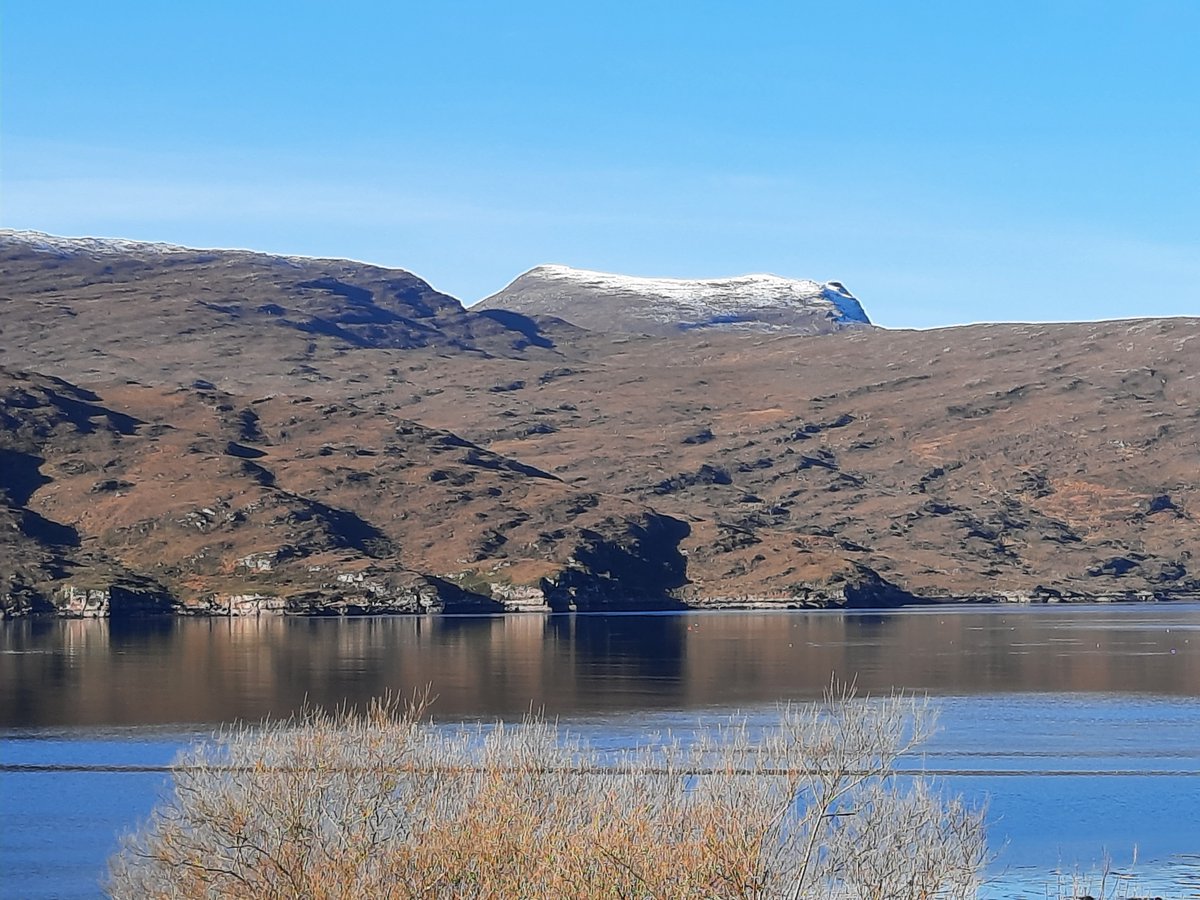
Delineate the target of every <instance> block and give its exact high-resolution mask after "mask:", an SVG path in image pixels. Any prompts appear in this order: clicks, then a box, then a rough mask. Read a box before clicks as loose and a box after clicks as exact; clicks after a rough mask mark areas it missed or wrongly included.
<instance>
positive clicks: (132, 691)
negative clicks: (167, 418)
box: [0, 605, 1200, 728]
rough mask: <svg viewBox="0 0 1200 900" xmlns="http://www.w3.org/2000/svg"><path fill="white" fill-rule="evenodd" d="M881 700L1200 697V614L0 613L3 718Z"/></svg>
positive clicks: (78, 721) (1163, 610) (1144, 610)
mask: <svg viewBox="0 0 1200 900" xmlns="http://www.w3.org/2000/svg"><path fill="white" fill-rule="evenodd" d="M835 675H836V676H837V677H838V678H843V679H856V680H857V682H858V684H859V686H860V687H861V688H863V689H864V690H868V691H881V690H887V689H889V688H891V687H893V686H897V687H904V688H909V689H914V690H919V691H924V692H929V693H931V694H935V695H936V694H962V693H993V694H994V693H1014V692H1077V691H1089V692H1106V693H1130V692H1139V693H1153V694H1163V695H1179V696H1193V697H1194V696H1200V607H1198V606H1195V605H1187V606H1153V607H1101V608H1096V607H1089V608H1079V607H1073V608H1064V609H1027V608H1016V609H1008V608H1005V609H975V610H945V611H943V610H934V611H919V612H901V613H886V614H878V613H867V614H853V613H681V614H665V615H663V614H660V615H610V616H605V615H592V616H582V615H576V616H538V615H529V616H508V617H497V618H485V617H478V618H473V617H461V618H450V617H446V618H437V617H427V618H421V617H405V618H374V619H347V620H330V619H319V620H309V619H278V618H264V619H208V620H171V619H164V620H155V621H142V622H132V621H126V622H116V621H113V622H106V621H94V620H93V621H30V622H8V623H2V624H0V701H2V704H0V727H9V728H12V727H44V726H76V725H83V726H94V725H146V724H167V723H216V722H221V721H228V720H230V719H234V718H243V719H251V720H256V719H259V718H261V717H262V716H265V715H275V716H279V715H286V714H287V713H289V712H291V711H293V710H295V709H296V708H298V707H299V706H301V705H302V704H303V703H304V702H305V701H306V700H308V701H310V702H315V703H318V704H322V705H336V704H339V703H342V702H344V701H350V702H361V701H363V700H365V699H367V698H369V697H372V696H375V695H378V694H380V693H383V692H384V691H388V690H391V691H400V692H408V691H411V690H412V689H414V688H419V687H421V686H424V685H431V686H432V688H433V691H434V693H435V694H437V696H438V700H437V705H436V711H437V713H438V715H439V716H440V717H442V718H455V717H469V716H495V715H504V716H512V715H515V714H520V713H521V712H523V711H526V710H528V709H529V708H530V707H531V706H533V707H534V708H543V709H545V711H546V712H547V713H549V714H551V715H573V714H578V713H589V712H609V711H611V712H618V711H624V710H637V709H664V708H665V709H691V708H700V707H708V706H722V707H729V706H749V705H754V704H760V703H764V702H772V701H775V700H779V699H786V698H803V697H812V696H816V695H818V694H819V693H820V691H821V690H822V688H823V687H824V686H826V685H828V684H829V681H830V678H831V677H833V676H835Z"/></svg>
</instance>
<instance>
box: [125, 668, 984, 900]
mask: <svg viewBox="0 0 1200 900" xmlns="http://www.w3.org/2000/svg"><path fill="white" fill-rule="evenodd" d="M426 707H427V704H426V703H425V702H424V701H423V700H418V701H416V702H403V703H401V702H396V701H394V700H384V701H378V702H375V703H373V704H372V705H371V706H370V708H369V709H367V710H366V711H364V712H362V713H355V712H353V711H348V710H343V711H339V712H326V711H321V710H308V711H305V712H303V713H301V714H299V715H298V716H296V717H294V718H292V719H289V720H287V721H279V722H267V723H264V724H262V725H259V726H256V727H240V728H235V729H231V730H228V731H226V732H224V733H223V734H221V735H219V736H218V738H217V739H216V740H214V741H213V742H210V743H207V744H204V745H200V746H197V747H195V748H193V749H191V750H189V751H187V752H186V753H184V754H183V755H181V757H180V758H179V759H178V760H177V762H176V763H175V765H174V767H173V784H172V787H171V790H170V792H169V794H168V795H166V796H164V798H163V799H162V800H161V802H160V803H159V805H158V806H157V807H156V808H155V809H154V811H153V813H152V814H151V816H150V818H149V820H148V821H147V822H145V823H144V824H143V825H142V827H141V828H140V829H138V830H137V831H136V832H135V833H133V834H131V835H128V836H127V837H126V839H125V840H124V842H123V845H122V848H121V849H120V851H119V852H118V853H117V854H116V855H115V856H114V857H113V858H112V860H111V861H110V873H109V877H108V881H107V884H106V888H107V891H108V893H109V895H110V896H112V897H114V898H134V897H136V898H164V900H165V898H235V897H237V898H243V897H252V898H281V900H282V898H311V900H335V898H336V900H349V898H398V900H399V898H530V900H533V898H547V900H549V898H554V900H559V898H562V900H571V898H580V900H582V898H589V900H590V898H613V900H618V898H620V900H643V898H664V900H665V898H693V897H694V898H713V900H716V898H722V900H725V898H730V900H732V898H739V900H742V898H744V900H750V898H756V900H757V898H792V900H798V898H817V897H820V898H826V897H830V898H847V900H848V898H861V900H884V898H896V900H910V898H912V900H916V898H934V897H945V898H965V897H973V896H975V894H976V891H977V886H978V881H979V877H980V873H981V871H982V868H983V866H984V863H985V862H986V843H985V835H984V823H983V819H984V816H983V812H982V811H981V810H978V809H972V808H968V807H967V806H966V805H964V804H963V802H962V801H961V800H959V799H957V798H951V797H946V796H943V795H942V794H941V793H939V792H938V791H937V790H936V789H935V787H934V786H932V785H931V784H930V783H928V782H926V781H925V780H923V779H920V778H912V777H908V776H905V777H903V778H899V777H897V775H896V763H897V760H898V759H899V758H900V757H901V756H902V755H904V754H908V753H911V752H912V751H913V750H914V749H915V748H917V747H918V746H919V745H920V744H921V742H922V741H924V740H925V739H926V738H927V737H928V736H929V734H930V733H931V731H932V729H933V726H934V718H935V717H934V711H933V709H932V708H931V706H930V705H929V703H928V701H925V700H918V699H915V698H912V697H905V696H892V697H888V698H883V699H873V700H866V699H859V698H856V697H855V696H854V692H853V690H850V689H840V690H834V691H831V692H830V693H829V694H828V695H827V696H826V698H825V700H824V702H821V703H815V704H805V705H791V706H785V707H782V708H781V709H780V711H779V715H778V718H777V720H775V721H773V722H772V723H771V724H770V725H768V726H766V727H763V728H759V729H751V728H750V727H749V726H748V725H747V724H746V722H744V721H736V720H734V721H726V722H722V723H720V724H717V725H713V726H711V727H707V728H703V729H701V730H700V732H699V733H698V734H697V735H696V736H694V737H689V740H688V741H687V742H681V741H678V740H673V739H671V738H669V737H668V738H666V739H663V740H659V741H656V742H654V743H653V744H649V745H647V746H645V747H642V748H639V749H637V750H633V751H629V752H624V753H620V754H615V755H614V754H608V753H601V752H598V751H596V750H594V749H592V748H590V747H589V746H587V745H586V744H584V743H582V742H581V741H580V740H578V739H577V738H575V737H573V736H572V735H570V734H569V733H566V732H565V731H564V730H563V729H561V728H560V727H559V726H557V725H556V724H554V723H552V722H549V721H546V720H545V719H543V718H540V717H537V716H530V717H527V718H526V719H525V720H523V721H521V722H519V723H515V724H507V723H497V724H495V725H494V726H489V727H487V728H470V727H461V728H457V729H447V728H444V727H439V726H436V725H435V724H433V723H431V722H430V721H428V719H427V718H426V715H425V714H426V712H427V709H426Z"/></svg>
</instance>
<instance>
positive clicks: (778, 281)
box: [472, 266, 870, 335]
mask: <svg viewBox="0 0 1200 900" xmlns="http://www.w3.org/2000/svg"><path fill="white" fill-rule="evenodd" d="M472 309H474V310H488V309H495V310H508V311H510V312H516V313H522V314H524V315H527V316H554V317H557V318H559V319H563V320H565V321H567V322H570V323H571V324H573V325H578V326H579V327H581V328H587V329H590V330H593V331H602V332H607V333H613V332H632V333H640V334H657V335H668V334H675V333H678V332H680V331H686V330H689V329H706V330H707V329H714V328H715V329H720V330H743V331H745V330H749V331H786V332H793V333H800V334H824V333H826V332H830V331H837V330H839V329H842V328H847V327H852V326H855V325H868V324H870V321H869V320H868V319H867V315H866V313H864V312H863V309H862V306H861V305H860V304H859V302H858V300H857V299H856V298H855V297H854V295H853V294H851V293H850V292H849V291H847V290H846V288H845V287H843V286H842V285H841V284H840V283H839V282H836V281H831V282H826V283H824V284H818V283H817V282H815V281H801V280H796V279H791V278H780V277H779V276H778V275H743V276H741V277H738V278H720V279H710V280H686V279H675V278H634V277H630V276H627V275H610V274H607V273H604V272H589V271H587V270H585V269H572V268H568V267H567V266H538V267H536V268H534V269H530V270H529V271H528V272H526V273H525V274H524V275H522V276H520V277H519V278H517V280H516V281H514V282H513V283H512V284H510V285H508V287H506V288H505V289H504V290H502V291H500V292H499V293H497V294H493V295H492V296H490V297H488V298H486V299H484V300H481V301H480V302H479V303H478V304H476V305H475V306H473V307H472Z"/></svg>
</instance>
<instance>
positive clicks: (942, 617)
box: [0, 605, 1200, 898]
mask: <svg viewBox="0 0 1200 900" xmlns="http://www.w3.org/2000/svg"><path fill="white" fill-rule="evenodd" d="M835 675H836V676H837V677H838V678H842V679H857V683H858V685H859V687H860V688H861V689H862V690H865V691H875V692H878V691H885V690H888V689H891V688H893V687H900V688H905V689H910V690H915V691H919V692H922V693H928V694H930V695H933V696H936V697H939V698H941V699H940V701H939V703H940V706H941V709H942V717H941V725H942V730H941V732H940V733H939V734H938V736H937V737H936V738H935V739H934V741H933V742H932V743H931V744H930V745H929V746H928V747H927V752H926V753H925V755H924V756H923V757H922V758H921V759H914V760H912V761H911V763H910V764H911V765H913V766H914V767H921V768H924V769H925V770H927V771H931V772H934V773H937V774H938V775H939V777H941V778H942V779H943V780H944V782H945V784H946V786H947V787H948V788H949V789H950V790H952V791H954V792H961V793H964V794H966V795H968V796H969V797H971V798H974V799H978V800H981V801H982V800H986V801H988V803H989V821H990V823H991V829H990V834H991V837H992V842H993V845H994V846H995V848H996V849H997V851H999V859H998V861H997V864H996V866H995V873H996V876H997V881H996V883H995V884H993V885H991V886H990V887H989V888H988V889H987V895H988V896H998V897H999V896H1004V897H1009V896H1026V897H1044V896H1046V895H1047V889H1048V888H1049V889H1053V887H1054V884H1055V881H1056V878H1057V876H1056V875H1055V874H1054V872H1055V871H1056V870H1058V871H1066V872H1070V871H1071V870H1072V869H1073V868H1074V867H1076V866H1079V867H1081V868H1082V869H1083V870H1084V871H1085V872H1086V871H1087V870H1088V869H1089V867H1090V866H1091V865H1092V864H1093V863H1094V862H1095V861H1097V860H1099V858H1100V857H1101V855H1102V853H1103V852H1104V851H1106V850H1107V851H1108V852H1109V853H1110V854H1111V855H1112V857H1113V859H1114V861H1115V863H1116V864H1117V865H1118V867H1120V866H1124V865H1126V864H1127V863H1128V862H1129V861H1130V858H1131V856H1132V854H1133V851H1134V847H1135V846H1136V847H1137V852H1138V858H1139V866H1138V870H1139V872H1140V873H1141V886H1142V887H1143V888H1145V889H1147V891H1153V892H1155V893H1157V894H1159V895H1161V896H1164V897H1188V896H1193V897H1195V896H1200V606H1195V605H1161V606H1160V605H1155V606H1122V607H1086V608H1085V607H1070V608H1059V607H1039V608H1011V607H1004V608H984V609H972V610H962V609H957V610H949V611H947V610H924V611H914V612H901V613H887V614H876V613H864V614H844V613H700V614H696V613H689V614H671V615H614V616H598V615H597V616H547V617H542V616H536V615H531V616H517V617H508V618H453V619H451V618H442V619H435V618H425V619H421V618H395V619H359V620H316V621H310V620H291V619H261V620H236V619H234V620H184V621H173V620H169V621H163V622H153V623H145V622H142V623H132V624H120V623H108V622H102V621H92V622H81V621H70V622H17V623H3V624H0V729H2V731H0V897H5V898H7V897H14V898H16V897H22V898H25V897H30V898H32V897H76V896H79V897H90V896H96V895H97V894H98V888H97V882H98V879H99V877H100V875H101V873H102V871H103V863H104V859H105V857H106V856H107V855H108V854H109V853H110V852H111V851H112V849H113V848H114V846H115V842H116V839H117V835H118V834H119V832H121V831H122V830H125V829H127V828H129V827H131V826H133V825H134V824H136V822H137V821H138V819H139V818H141V817H143V816H145V814H146V813H147V812H148V811H149V809H150V807H151V806H152V805H153V802H154V800H155V797H156V795H157V792H158V791H159V790H160V789H161V787H162V785H163V783H164V780H165V775H164V773H163V771H162V767H164V766H165V765H167V764H168V763H169V762H170V760H171V758H172V757H173V756H174V754H175V753H176V752H177V750H178V749H179V748H180V747H181V746H184V745H185V744H187V743H189V742H191V741H194V740H197V739H200V738H202V737H204V736H205V735H206V734H208V733H210V732H211V730H212V728H213V727H214V726H216V725H217V724H219V723H222V722H228V721H230V720H233V719H249V720H257V719H260V718H262V717H263V716H266V715H271V716H281V715H286V714H288V713H289V712H291V711H293V710H295V709H297V708H298V707H299V706H301V705H302V704H303V703H304V702H305V700H306V699H307V700H308V701H310V702H313V703H318V704H325V705H332V704H338V703H342V702H344V701H346V700H349V701H351V702H355V701H363V700H366V699H368V698H370V697H373V696H376V695H378V694H381V693H383V692H385V691H389V690H390V691H393V692H396V691H399V692H408V691H411V690H412V689H414V688H419V687H423V686H425V685H431V686H432V689H433V691H434V693H435V694H436V695H437V697H438V699H437V702H436V704H435V712H436V715H437V717H438V718H440V719H441V720H444V721H459V720H463V719H476V718H492V717H496V716H505V717H512V716H515V715H519V714H521V713H523V712H525V711H527V710H529V708H530V707H531V705H532V706H533V707H535V708H541V709H544V710H545V711H546V713H547V714H549V715H553V716H557V717H558V718H560V719H561V720H562V721H564V722H565V723H566V724H567V725H568V726H569V727H570V728H571V729H572V730H575V731H578V732H582V733H583V734H584V735H585V736H586V737H587V738H588V739H589V740H591V741H592V742H593V743H596V744H600V745H603V746H614V747H619V746H628V745H632V744H635V743H637V742H638V741H639V740H641V739H643V737H644V735H646V734H647V733H650V732H654V731H662V730H666V729H672V730H675V731H677V732H679V731H683V732H686V730H687V729H688V728H690V727H693V726H695V725H696V724H697V723H698V722H700V721H701V720H706V719H710V718H711V717H713V716H719V715H727V714H730V713H733V712H735V711H740V712H742V713H744V714H746V715H748V716H750V717H751V718H752V719H755V718H764V719H765V718H769V717H770V715H771V711H772V709H773V708H774V706H775V705H776V704H777V703H778V702H779V701H780V700H787V699H793V700H804V699H810V698H814V697H818V696H819V695H820V693H821V691H822V689H823V688H824V687H825V686H827V685H828V684H829V682H830V679H831V677H833V676H835ZM1126 895H1128V891H1127V892H1126Z"/></svg>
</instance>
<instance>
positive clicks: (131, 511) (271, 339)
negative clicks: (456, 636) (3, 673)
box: [0, 233, 1200, 614]
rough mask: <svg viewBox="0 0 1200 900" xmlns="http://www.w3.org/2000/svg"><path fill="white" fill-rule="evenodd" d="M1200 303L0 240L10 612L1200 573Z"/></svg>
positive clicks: (463, 605) (4, 544)
mask: <svg viewBox="0 0 1200 900" xmlns="http://www.w3.org/2000/svg"><path fill="white" fill-rule="evenodd" d="M1197 363H1200V320H1197V319H1172V320H1131V321H1123V322H1104V323H1089V324H1073V325H988V326H971V327H966V328H951V329H941V330H936V331H922V332H906V331H884V330H880V329H873V328H858V329H853V330H848V331H843V332H839V333H834V334H829V335H821V336H807V335H793V334H788V333H776V334H770V335H767V334H761V333H759V334H755V333H722V332H720V331H705V332H704V333H703V334H700V333H697V332H692V333H684V334H681V335H677V336H671V337H661V336H660V337H642V336H629V335H623V336H619V337H616V336H606V335H602V334H597V333H594V332H587V331H583V330H581V329H577V328H573V327H571V326H568V325H566V324H565V323H560V322H554V321H549V320H547V321H543V322H540V323H537V322H535V321H533V320H530V319H528V318H526V317H524V316H519V315H515V314H511V313H505V312H504V311H492V312H488V313H473V312H471V311H470V310H463V309H462V308H461V307H460V306H459V305H458V304H457V302H456V301H454V300H453V299H451V298H448V297H446V296H445V295H442V294H438V293H437V292H436V291H434V290H433V289H432V288H430V287H429V286H428V285H426V284H425V283H424V282H422V281H420V280H419V279H417V278H415V277H414V276H411V275H409V274H408V273H405V272H399V271H394V270H385V269H378V268H375V267H370V266H365V265H362V264H358V263H347V262H342V261H336V260H334V261H323V260H296V259H281V258H276V257H269V256H264V255H261V254H249V253H244V252H237V251H183V250H177V251H165V250H160V249H146V248H143V247H139V246H138V245H134V246H133V247H132V248H129V247H119V248H114V247H108V246H102V247H101V248H100V249H91V250H80V251H78V252H73V251H72V249H71V247H70V245H66V246H64V245H62V244H61V243H60V244H56V245H54V246H50V247H43V246H39V245H38V244H36V242H31V241H30V240H29V239H25V238H20V237H17V236H12V235H11V233H10V235H8V236H5V237H3V238H2V239H0V366H2V367H3V371H0V488H2V489H3V494H2V497H3V501H4V502H3V505H0V528H2V529H3V531H2V533H3V534H4V535H6V536H5V537H4V538H0V595H2V596H3V606H4V608H5V609H6V610H7V611H8V612H10V613H18V612H21V611H29V610H39V609H41V610H47V611H52V610H54V609H58V610H60V611H67V612H70V613H72V614H80V613H83V612H88V613H103V612H109V613H119V612H122V611H124V612H138V611H143V610H146V609H163V610H195V611H207V612H227V611H233V612H239V611H253V610H257V609H284V610H290V611H293V612H299V613H309V614H311V613H322V612H346V611H350V612H354V611H382V610H421V609H430V608H432V609H449V610H464V609H472V610H493V609H503V608H514V607H520V608H546V606H547V605H550V606H552V607H554V608H572V607H575V608H610V607H618V606H623V605H636V606H645V605H654V606H663V605H671V604H678V603H687V604H697V605H703V604H722V605H730V604H737V603H780V604H789V605H790V604H795V605H807V604H827V603H839V604H845V603H850V604H860V605H867V604H875V603H896V602H905V601H907V600H910V599H912V597H911V596H910V595H911V594H916V595H918V596H920V597H924V598H963V597H984V596H986V597H999V596H1011V597H1020V598H1030V597H1040V598H1043V599H1047V598H1053V597H1055V596H1060V595H1061V596H1063V597H1066V598H1068V599H1070V598H1095V597H1107V598H1131V597H1135V596H1142V597H1150V596H1160V597H1183V596H1192V595H1196V594H1197V593H1198V592H1200V562H1197V561H1196V560H1195V559H1193V552H1194V550H1195V549H1196V548H1197V547H1198V546H1200V525H1198V524H1197V520H1196V517H1197V514H1198V511H1200V499H1198V491H1200V487H1198V485H1200V378H1198V376H1197V374H1196V373H1197V372H1200V366H1198V365H1197Z"/></svg>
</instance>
